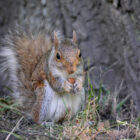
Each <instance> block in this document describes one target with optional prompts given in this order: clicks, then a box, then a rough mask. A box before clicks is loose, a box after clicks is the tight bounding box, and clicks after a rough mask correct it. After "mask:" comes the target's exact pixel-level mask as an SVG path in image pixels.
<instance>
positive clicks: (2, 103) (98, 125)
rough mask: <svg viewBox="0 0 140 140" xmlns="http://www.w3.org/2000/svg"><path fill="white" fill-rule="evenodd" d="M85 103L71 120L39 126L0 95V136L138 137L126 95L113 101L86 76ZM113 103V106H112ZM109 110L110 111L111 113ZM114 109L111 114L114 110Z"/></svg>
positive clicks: (84, 139) (39, 139) (127, 139)
mask: <svg viewBox="0 0 140 140" xmlns="http://www.w3.org/2000/svg"><path fill="white" fill-rule="evenodd" d="M86 93H87V104H86V107H85V109H84V110H83V111H81V112H79V113H78V114H77V115H76V116H75V117H74V118H73V119H71V120H68V121H65V122H63V124H54V125H53V126H49V125H48V126H40V125H37V124H35V123H33V122H32V121H31V120H27V118H26V117H23V115H22V113H21V112H20V111H19V110H18V109H17V108H16V104H14V102H13V100H12V99H11V98H10V97H6V98H5V99H2V98H0V138H1V139H6V140H8V139H10V138H12V137H13V138H14V139H15V138H16V139H19V140H23V139H31V140H47V139H48V140H50V139H51V140H53V139H54V140H57V139H70V140H75V139H76V140H91V139H100V140H104V139H105V140H109V139H121V140H130V139H137V140H138V139H140V127H139V125H140V117H138V118H137V117H135V112H134V110H133V103H130V102H128V101H130V99H131V98H130V97H129V96H127V97H126V98H124V99H122V100H121V101H118V100H117V99H115V100H116V104H115V105H114V103H113V101H114V98H117V96H115V97H113V98H112V97H111V93H110V91H109V90H108V89H106V88H105V87H104V86H103V84H102V83H101V84H100V87H99V88H98V89H94V88H93V86H92V84H91V82H90V79H89V78H88V88H87V91H86ZM114 106H115V107H114ZM112 112H113V113H112ZM114 112H115V113H114Z"/></svg>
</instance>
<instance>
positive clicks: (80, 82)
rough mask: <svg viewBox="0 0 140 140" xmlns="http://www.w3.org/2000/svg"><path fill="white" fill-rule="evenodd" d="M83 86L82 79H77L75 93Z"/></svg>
mask: <svg viewBox="0 0 140 140" xmlns="http://www.w3.org/2000/svg"><path fill="white" fill-rule="evenodd" d="M82 87H83V84H82V81H81V80H79V79H76V81H75V83H74V90H73V91H74V93H77V92H79V91H80V90H81V89H82Z"/></svg>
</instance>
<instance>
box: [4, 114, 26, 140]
mask: <svg viewBox="0 0 140 140" xmlns="http://www.w3.org/2000/svg"><path fill="white" fill-rule="evenodd" d="M23 118H24V116H22V117H21V118H20V120H19V121H18V122H17V124H16V126H15V127H14V128H13V129H12V131H11V132H10V133H9V134H8V136H7V137H6V139H5V140H8V139H9V138H10V136H11V135H12V134H13V132H14V131H15V130H16V128H17V127H18V126H19V124H20V122H21V121H22V119H23Z"/></svg>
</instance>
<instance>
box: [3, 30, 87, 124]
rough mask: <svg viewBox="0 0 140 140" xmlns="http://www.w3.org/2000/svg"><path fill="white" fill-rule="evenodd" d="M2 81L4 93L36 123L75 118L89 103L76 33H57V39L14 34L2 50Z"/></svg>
mask: <svg viewBox="0 0 140 140" xmlns="http://www.w3.org/2000/svg"><path fill="white" fill-rule="evenodd" d="M0 79H1V81H2V83H1V85H0V88H1V93H0V94H4V93H8V94H11V95H12V96H13V97H14V99H15V101H16V102H17V104H18V106H19V108H21V109H22V111H24V112H25V114H26V115H27V116H29V117H30V118H32V119H33V120H34V121H35V122H36V123H38V124H41V123H43V122H48V121H51V122H59V121H60V120H63V119H67V117H68V116H67V115H69V117H70V118H72V117H73V116H74V115H76V113H77V112H78V111H80V110H81V109H82V108H83V106H84V104H85V90H84V86H83V85H84V81H85V72H84V68H83V59H82V57H81V52H80V49H79V47H78V40H77V35H76V32H75V31H73V37H72V38H64V37H63V36H62V35H61V34H60V33H59V32H55V31H54V33H53V39H51V36H49V35H45V34H41V33H38V35H32V34H27V33H25V32H21V31H19V32H17V31H16V32H15V33H10V34H9V35H7V36H6V37H5V39H4V41H3V43H2V46H1V48H0ZM3 86H4V87H3ZM9 89H10V90H9Z"/></svg>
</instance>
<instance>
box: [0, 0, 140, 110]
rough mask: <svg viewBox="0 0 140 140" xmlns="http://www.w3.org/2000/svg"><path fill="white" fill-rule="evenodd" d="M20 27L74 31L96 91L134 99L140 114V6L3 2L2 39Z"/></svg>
mask: <svg viewBox="0 0 140 140" xmlns="http://www.w3.org/2000/svg"><path fill="white" fill-rule="evenodd" d="M15 23H18V24H20V25H22V26H24V24H26V25H29V27H30V28H33V29H34V30H36V27H37V28H38V29H39V30H43V29H44V28H45V27H44V23H45V25H47V27H50V28H52V30H54V29H59V30H60V31H61V32H62V33H63V34H64V35H65V36H67V37H71V36H72V31H73V29H75V30H76V32H77V35H78V39H79V44H80V48H81V50H82V55H83V57H84V62H85V69H87V68H88V66H89V68H90V70H89V73H90V78H91V81H92V84H93V86H94V88H98V87H99V84H100V82H102V83H103V85H104V86H105V87H106V88H107V89H109V90H110V91H111V94H115V93H116V92H118V93H119V96H120V97H122V98H124V97H125V96H127V95H128V94H130V95H132V97H133V99H134V103H135V104H136V108H137V110H138V111H140V1H139V0H3V1H2V0H1V1H0V37H1V38H3V36H4V34H6V33H7V31H8V30H9V29H12V28H13V27H14V25H15ZM42 23H43V24H42Z"/></svg>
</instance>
